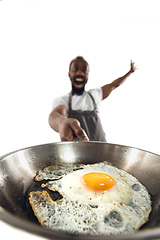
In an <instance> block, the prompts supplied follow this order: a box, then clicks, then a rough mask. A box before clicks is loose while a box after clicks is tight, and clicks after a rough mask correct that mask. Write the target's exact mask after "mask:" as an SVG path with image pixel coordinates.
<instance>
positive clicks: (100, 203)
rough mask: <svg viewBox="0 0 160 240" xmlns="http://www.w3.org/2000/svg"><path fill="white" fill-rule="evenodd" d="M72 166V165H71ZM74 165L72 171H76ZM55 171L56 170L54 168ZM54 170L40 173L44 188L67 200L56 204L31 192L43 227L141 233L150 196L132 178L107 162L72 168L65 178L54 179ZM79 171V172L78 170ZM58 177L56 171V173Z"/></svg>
mask: <svg viewBox="0 0 160 240" xmlns="http://www.w3.org/2000/svg"><path fill="white" fill-rule="evenodd" d="M68 165H69V164H68ZM73 165H74V164H72V169H73ZM52 168H53V169H54V167H52ZM48 169H50V170H51V166H50V167H48V168H45V169H44V171H43V170H42V171H40V172H38V174H37V176H36V178H35V179H38V178H39V177H38V175H39V174H40V175H41V179H42V175H43V178H44V179H48V180H49V176H50V177H51V179H55V180H54V181H53V180H52V181H49V182H47V183H46V184H42V188H46V187H47V188H48V189H49V190H51V191H58V192H59V193H60V194H61V195H62V196H63V198H62V199H61V200H57V201H53V200H52V198H51V197H50V196H49V194H48V193H47V192H46V191H45V190H43V191H42V192H39V191H37V192H31V193H30V197H29V201H30V204H31V206H32V209H33V211H34V213H35V215H36V216H37V218H38V220H39V222H40V223H41V225H42V226H45V227H48V228H52V229H57V230H60V231H67V232H71V233H81V234H105V235H110V234H121V233H131V232H133V231H135V230H138V229H139V228H140V227H141V226H142V225H143V224H144V223H145V222H146V221H147V220H148V216H149V213H150V211H151V200H150V195H149V193H148V192H147V190H146V188H145V187H144V186H143V185H142V184H141V183H140V182H139V181H138V180H137V179H136V178H135V177H133V176H132V175H130V174H128V173H127V172H125V171H122V170H120V169H118V168H116V167H113V166H110V165H109V164H108V163H107V162H103V163H97V164H92V165H91V164H90V165H79V166H78V168H77V165H76V166H74V171H71V168H70V167H69V166H68V168H67V169H70V170H69V171H68V170H67V174H65V171H64V172H63V173H62V176H61V178H60V176H59V177H58V179H56V177H55V176H51V175H52V174H51V171H48ZM75 169H78V170H75ZM53 175H55V171H53Z"/></svg>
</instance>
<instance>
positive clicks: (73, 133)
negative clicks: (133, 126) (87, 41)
mask: <svg viewBox="0 0 160 240" xmlns="http://www.w3.org/2000/svg"><path fill="white" fill-rule="evenodd" d="M135 70H136V67H135V64H134V63H133V62H132V61H131V64H130V71H129V72H127V73H126V74H125V75H124V76H122V77H120V78H118V79H116V80H115V81H113V82H112V83H110V84H107V85H105V86H103V87H101V88H98V89H92V90H89V91H88V92H86V91H85V85H86V83H87V81H88V75H89V65H88V63H87V61H86V60H85V59H84V58H83V57H80V56H79V57H76V58H75V59H73V60H72V61H71V63H70V66H69V73H68V76H69V78H70V80H71V85H72V91H71V92H70V93H69V94H67V95H65V96H62V97H60V98H57V99H55V100H54V102H53V111H52V112H51V113H50V115H49V125H50V127H51V128H52V129H53V130H55V131H56V132H59V134H60V138H61V141H73V140H74V139H75V138H78V139H80V140H81V141H89V140H90V141H103V142H105V141H106V138H105V133H104V131H103V128H102V125H101V121H100V119H99V116H98V109H99V105H100V103H101V100H104V99H106V98H107V97H108V96H109V95H110V93H111V92H112V91H113V90H114V89H116V88H117V87H119V86H120V85H121V84H122V83H123V82H124V81H125V80H126V78H127V77H129V76H130V75H131V74H132V73H133V72H135Z"/></svg>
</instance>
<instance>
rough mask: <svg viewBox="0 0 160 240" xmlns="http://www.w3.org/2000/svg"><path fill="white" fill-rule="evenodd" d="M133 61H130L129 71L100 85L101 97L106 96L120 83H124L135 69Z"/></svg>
mask: <svg viewBox="0 0 160 240" xmlns="http://www.w3.org/2000/svg"><path fill="white" fill-rule="evenodd" d="M134 64H135V63H133V62H132V61H131V68H130V71H129V72H127V73H126V74H125V75H124V76H122V77H120V78H117V79H116V80H115V81H113V82H112V83H110V84H106V85H105V86H103V87H102V91H103V99H105V98H107V97H108V96H109V95H110V93H111V92H112V91H113V90H114V89H116V88H117V87H119V86H120V85H121V84H122V83H124V81H125V80H126V79H127V78H128V77H129V76H130V75H131V74H132V73H133V72H135V71H136V69H137V68H136V67H135V65H134Z"/></svg>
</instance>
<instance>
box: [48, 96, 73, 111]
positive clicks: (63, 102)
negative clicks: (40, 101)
mask: <svg viewBox="0 0 160 240" xmlns="http://www.w3.org/2000/svg"><path fill="white" fill-rule="evenodd" d="M68 98H69V93H67V94H65V95H62V96H59V97H57V98H55V99H54V100H53V103H52V109H54V108H55V107H57V106H58V105H65V106H66V108H67V106H68Z"/></svg>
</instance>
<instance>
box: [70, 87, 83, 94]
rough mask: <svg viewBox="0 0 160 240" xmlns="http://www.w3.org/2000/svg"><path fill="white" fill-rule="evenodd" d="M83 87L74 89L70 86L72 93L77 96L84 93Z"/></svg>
mask: <svg viewBox="0 0 160 240" xmlns="http://www.w3.org/2000/svg"><path fill="white" fill-rule="evenodd" d="M84 87H85V86H83V87H82V88H76V87H75V86H74V85H72V93H73V94H77V95H82V94H83V92H84Z"/></svg>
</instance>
